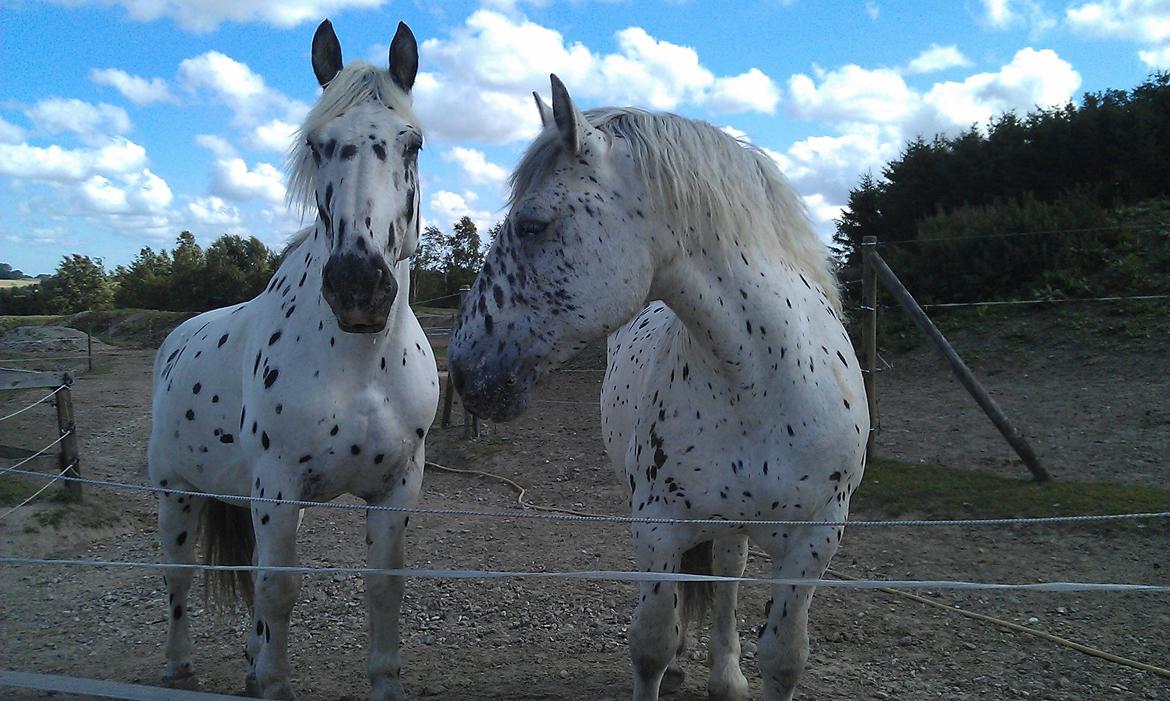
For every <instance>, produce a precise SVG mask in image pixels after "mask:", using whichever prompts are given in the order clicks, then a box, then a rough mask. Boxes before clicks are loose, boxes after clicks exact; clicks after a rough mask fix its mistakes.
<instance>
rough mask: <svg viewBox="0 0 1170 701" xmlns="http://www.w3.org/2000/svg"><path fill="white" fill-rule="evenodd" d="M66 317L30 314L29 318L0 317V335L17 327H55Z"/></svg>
mask: <svg viewBox="0 0 1170 701" xmlns="http://www.w3.org/2000/svg"><path fill="white" fill-rule="evenodd" d="M64 318H66V317H63V316H60V315H57V314H32V315H29V316H0V333H6V332H8V331H11V330H12V329H15V328H16V327H18V326H55V325H57V324H59V323H60V322H61V320H62V319H64Z"/></svg>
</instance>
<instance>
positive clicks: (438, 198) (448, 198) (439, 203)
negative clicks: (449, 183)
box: [427, 190, 492, 238]
mask: <svg viewBox="0 0 1170 701" xmlns="http://www.w3.org/2000/svg"><path fill="white" fill-rule="evenodd" d="M478 199H479V198H478V196H477V195H476V194H475V193H474V192H464V193H463V194H459V193H457V192H451V191H450V190H439V191H438V192H436V193H435V194H433V195H431V199H430V210H431V214H432V215H433V219H432V221H428V222H427V224H434V225H435V226H437V227H439V228H440V229H441V230H443V231H445V232H448V233H450V231H451V229H452V227H453V226H454V225H455V222H457V221H459V220H460V219H462V218H463V217H471V220H472V221H473V222H475V226H476V229H478V230H479V232H480V237H481V238H482V237H483V236H485V235H486V234H487V230H488V227H490V226H491V225H492V213H491V212H489V211H486V210H480V209H476V208H475V206H474V205H475V203H476V201H477V200H478Z"/></svg>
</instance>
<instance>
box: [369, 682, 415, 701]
mask: <svg viewBox="0 0 1170 701" xmlns="http://www.w3.org/2000/svg"><path fill="white" fill-rule="evenodd" d="M409 699H410V697H409V696H407V695H406V692H405V691H403V689H402V682H400V681H398V680H397V679H395V680H393V681H387V682H384V683H381V684H374V685H372V686H371V688H370V701H409Z"/></svg>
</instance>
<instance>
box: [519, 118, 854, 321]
mask: <svg viewBox="0 0 1170 701" xmlns="http://www.w3.org/2000/svg"><path fill="white" fill-rule="evenodd" d="M584 115H585V118H586V120H587V121H588V122H589V125H590V126H592V127H593V128H595V129H598V130H600V131H601V132H602V133H604V134H606V135H607V136H608V137H609V138H610V139H614V138H617V139H625V140H626V143H627V144H628V145H629V148H630V152H631V154H632V155H633V159H634V167H635V168H636V169H637V171H638V173H639V175H640V176H641V178H642V179H643V181H644V182H645V183H646V185H647V187H648V188H649V189H650V192H651V193H652V194H653V196H654V197H655V198H656V200H657V201H656V203H655V204H656V209H657V211H658V214H659V215H660V216H663V217H666V218H670V219H673V220H674V221H675V223H676V226H675V227H674V229H675V231H679V232H686V233H685V234H683V235H686V236H689V237H696V236H698V235H701V234H700V232H702V231H706V230H710V231H713V232H715V233H716V234H718V233H719V232H734V233H733V234H727V235H724V236H722V237H721V240H722V241H724V242H729V241H730V240H731V238H732V235H733V236H734V238H735V240H736V241H737V242H738V244H739V246H740V247H742V248H743V249H744V250H743V253H744V254H745V255H746V254H753V253H754V254H756V255H763V256H775V255H777V254H780V255H783V256H784V257H785V258H787V259H788V260H789V261H790V262H791V263H792V264H793V265H795V266H796V267H797V268H798V269H799V270H801V271H802V272H805V273H807V274H809V275H810V276H811V277H812V279H813V280H815V281H816V282H817V283H818V284H819V285H820V286H821V287H822V288H823V289H824V291H825V294H826V295H827V296H828V298H829V301H830V303H831V304H832V305H833V307H834V309H836V310H837V311H838V312H840V310H841V301H840V294H839V291H838V289H837V282H836V278H835V276H834V275H833V273H832V271H831V268H830V265H829V257H828V251H827V249H826V248H825V246H824V245H823V244H821V242H820V240H819V238H818V236H817V234H816V232H815V231H814V230H813V228H812V226H811V224H810V223H809V220H808V214H807V212H806V210H805V207H804V203H803V202H802V201H801V200H800V198H799V196H798V195H797V194H796V191H795V190H794V189H793V188H792V186H791V185H790V184H789V183H788V180H787V178H785V177H784V174H783V173H781V172H780V168H779V167H778V166H777V165H776V163H775V162H774V161H773V160H772V159H771V158H770V157H768V156H767V155H766V154H765V153H764V152H763V151H761V150H760V149H759V148H757V147H755V146H753V145H751V144H748V143H745V142H743V141H740V140H738V139H735V138H733V137H732V136H730V135H728V134H726V133H725V132H723V131H722V130H720V129H718V128H716V127H714V126H712V125H710V124H708V123H706V122H702V121H698V120H693V119H687V118H684V117H680V116H678V115H674V114H667V113H655V112H647V111H645V110H640V109H635V108H629V107H627V108H618V107H605V108H600V109H594V110H589V111H587V112H585V113H584ZM561 144H562V140H561V139H560V138H559V136H558V134H557V130H556V129H555V128H549V129H545V130H544V132H543V133H541V134H540V135H539V136H538V137H537V138H536V140H535V141H534V142H533V143H532V145H531V146H529V147H528V150H527V152H525V154H524V157H523V159H522V160H521V161H520V164H519V165H518V166H517V167H516V170H515V171H514V172H513V173H512V177H511V180H510V185H511V195H510V203H511V204H513V205H514V204H515V203H516V202H517V201H518V200H519V199H520V197H521V196H523V194H524V193H525V192H528V191H529V190H530V189H531V188H532V187H534V186H536V184H537V182H538V181H539V180H541V179H542V178H544V177H545V176H546V175H547V174H548V173H549V172H550V171H551V169H552V168H553V166H554V164H555V163H556V159H557V157H558V156H559V154H560V152H561ZM700 223H702V225H700ZM687 244H688V245H696V246H698V245H702V244H701V242H698V241H694V240H692V241H688V242H687ZM707 245H708V246H709V245H710V244H707ZM730 252H731V251H730V246H726V247H725V248H724V250H723V253H724V254H728V253H730Z"/></svg>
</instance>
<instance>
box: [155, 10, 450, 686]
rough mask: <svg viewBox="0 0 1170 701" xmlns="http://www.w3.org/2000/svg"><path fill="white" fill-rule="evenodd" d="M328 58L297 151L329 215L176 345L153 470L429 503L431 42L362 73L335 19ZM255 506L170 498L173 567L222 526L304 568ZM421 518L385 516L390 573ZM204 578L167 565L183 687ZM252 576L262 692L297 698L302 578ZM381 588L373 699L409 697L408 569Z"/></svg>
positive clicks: (285, 535)
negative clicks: (407, 532) (189, 610)
mask: <svg viewBox="0 0 1170 701" xmlns="http://www.w3.org/2000/svg"><path fill="white" fill-rule="evenodd" d="M312 63H313V70H314V72H315V73H316V75H317V79H318V81H319V82H320V84H321V86H322V87H323V88H324V92H323V93H322V95H321V97H320V99H319V100H318V102H317V104H316V105H315V106H314V107H313V109H312V110H311V111H310V112H309V115H308V117H307V118H306V120H305V123H304V125H303V126H302V127H301V130H300V132H299V133H298V135H297V141H296V142H295V143H294V145H293V148H292V150H291V151H290V154H289V166H290V190H289V198H290V202H299V203H301V205H302V207H308V206H311V205H312V204H313V203H315V204H316V209H317V220H316V223H315V224H314V225H313V226H312V227H311V228H309V229H305V230H303V231H301V232H300V233H299V234H298V235H297V237H296V238H295V239H294V241H293V242H292V244H290V245H289V247H288V249H287V250H286V252H285V254H284V260H283V262H282V263H281V265H280V268H279V269H278V270H277V271H276V273H275V274H274V275H273V277H272V281H271V282H270V284H269V285H268V287H267V289H266V290H265V291H264V292H263V293H261V294H260V295H259V296H258V297H256V298H255V299H253V300H251V301H248V302H244V303H243V304H238V305H236V306H233V307H226V308H223V309H216V310H214V311H210V312H207V313H204V314H200V315H199V316H197V317H195V318H193V319H190V320H189V321H186V322H184V323H183V324H182V325H181V326H179V328H177V329H175V331H174V332H173V333H171V335H170V336H168V337H167V339H166V341H165V342H164V343H163V345H162V347H161V348H160V349H159V352H158V356H157V358H156V360H155V367H154V404H153V407H154V423H153V428H152V432H151V437H150V448H149V464H150V478H151V480H152V481H153V483H154V484H156V485H158V486H160V487H164V488H166V487H170V488H173V489H178V490H191V491H200V492H209V493H214V494H225V495H234V496H244V497H261V498H269V499H271V498H275V499H303V500H316V501H328V500H331V499H334V498H335V497H337V496H339V495H341V494H346V493H348V494H354V495H357V496H359V497H361V498H363V499H365V500H366V501H367V502H368V503H369V504H371V505H379V506H389V507H406V506H411V505H413V504H414V503H415V500H416V498H417V496H418V493H419V489H420V485H421V482H422V475H423V464H424V462H425V459H424V453H423V442H424V438H425V436H426V432H427V429H428V428H429V427H430V425H431V421H432V420H433V419H434V415H435V408H436V407H437V405H438V391H439V388H438V375H437V372H436V369H435V361H434V358H433V357H432V355H431V352H430V347H429V345H428V344H427V339H426V336H425V335H424V334H423V331H422V328H421V327H420V325H419V323H418V319H416V318H415V316H414V313H413V312H412V311H411V309H410V307H409V306H408V299H409V294H408V285H409V268H408V265H409V261H408V260H407V259H408V258H409V256H410V255H411V253H413V252H414V250H415V248H416V247H417V245H418V227H419V220H418V216H419V215H418V202H419V192H418V151H419V148H420V147H421V145H422V134H421V132H420V130H419V126H418V121H417V120H416V119H415V117H414V116H413V114H412V112H411V97H410V89H411V87H412V86H413V84H414V79H415V74H416V72H417V69H418V47H417V45H416V43H415V39H414V35H413V34H411V32H410V29H409V28H407V26H406V25H405V24H401V23H400V24H399V25H398V31H397V33H396V34H395V36H394V40H393V42H392V43H391V45H390V67H389V70H383V69H380V68H375V67H373V66H370V65H368V64H365V63H362V62H357V61H355V62H353V63H351V64H350V65H348V66H345V67H344V68H343V67H342V60H341V46H340V44H339V43H338V41H337V37H336V35H335V34H334V33H333V27H332V25H330V24H329V22H328V20H326V21H325V22H323V23H322V24H321V26H320V27H318V29H317V33H316V35H315V36H314V37H313V49H312ZM242 506H243V507H244V508H241V505H240V504H237V505H234V506H233V505H228V504H226V503H225V502H223V501H219V500H209V499H207V498H205V497H191V498H188V497H183V496H179V495H172V494H167V493H163V495H162V497H161V498H160V499H159V531H160V537H161V540H162V547H163V552H164V554H165V557H166V561H167V562H174V563H193V562H195V541H196V537H195V536H196V534H197V531H198V526H199V525H200V522H201V519H202V522H203V526H204V528H203V532H204V535H205V539H204V540H205V542H204V550H205V555H210V556H211V558H212V560H213V561H216V562H226V563H230V564H251V563H253V562H255V564H256V565H258V566H260V567H267V566H274V567H279V566H292V565H296V564H297V548H296V533H297V527H298V524H299V516H300V512H299V510H298V509H297V508H295V507H292V506H288V505H280V504H272V503H264V502H253V503H252V504H251V506H250V507H248V505H246V504H244V505H242ZM407 521H408V519H407V517H406V516H405V514H403V513H400V512H390V511H369V512H368V514H367V528H368V535H367V537H366V542H367V545H368V546H369V548H368V554H369V566H370V567H372V568H397V567H401V566H402V564H403V540H402V539H403V532H404V529H405V528H406V524H407ZM253 533H254V537H255V541H254V543H253V540H252V539H253ZM191 578H192V573H191V571H190V570H189V569H170V570H167V571H166V584H167V592H168V596H169V601H170V612H169V613H170V615H169V616H168V618H169V620H170V629H169V631H168V637H167V646H166V658H167V663H166V674H165V676H166V678H167V679H169V680H172V681H174V680H180V679H183V678H185V677H189V676H191V675H192V674H193V669H192V665H191V637H190V632H189V630H188V617H187V616H186V615H184V614H185V612H186V599H187V593H188V589H189V588H190V584H191ZM239 579H240V580H241V581H240V584H241V585H242V588H243V589H244V591H243V593H244V595H245V597H246V598H251V603H252V604H253V621H252V626H251V629H250V632H249V637H248V642H247V648H246V652H245V655H246V657H247V659H248V661H249V662H250V665H251V668H250V671H249V672H248V678H247V691H249V692H250V693H252V694H257V695H260V696H262V697H263V698H274V699H275V698H278V699H291V698H293V697H294V694H293V690H292V688H291V686H290V680H289V664H288V651H287V650H288V626H289V615H290V612H291V610H292V607H293V604H294V603H295V602H296V600H297V596H298V593H299V590H300V576H299V575H294V574H289V573H279V572H266V573H265V572H261V573H260V576H259V577H257V578H256V581H255V583H254V596H250V595H251V594H252V591H250V588H251V587H252V582H251V578H250V577H248V576H244V577H241V578H239ZM221 584H223V582H221ZM227 584H229V585H230V584H233V583H232V582H231V579H230V577H229V579H228V582H227ZM367 600H368V605H369V616H370V641H369V644H370V654H369V678H370V684H371V687H372V689H371V697H372V698H373V699H375V700H376V701H383V700H386V699H402V698H405V696H404V694H403V690H402V684H401V681H400V678H399V677H400V671H401V660H400V657H399V633H398V614H399V607H400V605H401V600H402V579H401V578H399V577H390V576H385V575H372V576H370V577H368V578H367Z"/></svg>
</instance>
